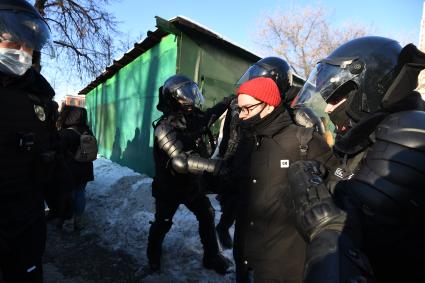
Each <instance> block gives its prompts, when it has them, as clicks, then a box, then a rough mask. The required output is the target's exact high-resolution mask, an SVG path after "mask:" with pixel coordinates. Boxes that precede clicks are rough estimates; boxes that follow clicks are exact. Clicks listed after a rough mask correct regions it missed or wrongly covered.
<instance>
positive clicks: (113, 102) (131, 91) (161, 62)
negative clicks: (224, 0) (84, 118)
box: [86, 35, 177, 176]
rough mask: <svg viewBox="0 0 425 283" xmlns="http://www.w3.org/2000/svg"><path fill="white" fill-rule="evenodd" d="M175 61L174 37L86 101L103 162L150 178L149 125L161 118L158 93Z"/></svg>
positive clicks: (171, 73)
mask: <svg viewBox="0 0 425 283" xmlns="http://www.w3.org/2000/svg"><path fill="white" fill-rule="evenodd" d="M176 58H177V42H176V40H175V36H174V35H168V36H166V37H164V38H163V39H162V40H161V42H160V43H159V44H157V45H156V46H154V47H153V48H151V49H150V50H148V51H146V52H145V53H143V54H142V55H141V56H139V57H138V58H137V59H135V60H134V61H132V62H131V63H130V64H128V65H127V66H125V67H123V68H122V69H120V70H119V71H118V72H117V73H116V74H115V75H114V76H113V77H112V78H110V79H108V80H107V81H106V82H105V83H103V84H101V85H99V86H98V87H96V88H95V89H93V90H92V91H90V92H89V93H88V94H87V95H86V108H87V111H88V117H89V123H90V124H91V125H92V129H93V131H94V133H95V135H96V137H97V139H98V142H99V153H100V154H101V155H102V156H104V157H106V158H108V159H111V160H112V161H114V162H117V163H119V164H122V165H125V166H128V167H130V168H132V169H134V170H136V171H138V172H140V173H145V174H148V175H150V176H153V174H154V164H153V153H152V149H153V129H152V122H153V121H154V120H156V119H157V118H159V117H160V114H161V113H160V112H159V111H158V110H156V105H157V103H158V95H157V92H158V88H159V87H160V86H161V85H162V84H163V82H164V81H165V80H166V79H167V78H168V77H169V76H171V75H173V74H175V72H176Z"/></svg>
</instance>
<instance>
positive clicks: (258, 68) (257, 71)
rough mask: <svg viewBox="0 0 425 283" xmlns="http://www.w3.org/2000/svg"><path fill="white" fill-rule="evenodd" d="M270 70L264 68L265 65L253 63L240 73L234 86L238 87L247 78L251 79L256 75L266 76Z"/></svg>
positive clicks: (256, 76)
mask: <svg viewBox="0 0 425 283" xmlns="http://www.w3.org/2000/svg"><path fill="white" fill-rule="evenodd" d="M269 72H270V70H269V69H268V68H266V67H265V66H262V65H259V64H254V65H252V66H251V67H249V69H248V70H247V71H246V72H245V73H244V74H243V75H242V77H241V78H240V79H239V80H238V82H237V83H236V88H238V87H240V85H241V84H243V83H244V82H247V81H249V80H252V79H254V78H258V77H267V75H268V74H269Z"/></svg>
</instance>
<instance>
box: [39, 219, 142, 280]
mask: <svg viewBox="0 0 425 283" xmlns="http://www.w3.org/2000/svg"><path fill="white" fill-rule="evenodd" d="M144 269H145V268H141V267H140V266H138V265H137V264H136V261H135V260H134V258H133V257H131V256H130V255H128V254H126V253H125V252H123V251H120V250H117V251H113V250H109V249H107V248H105V247H103V246H101V245H100V240H99V238H98V237H97V236H96V235H94V234H91V233H87V232H84V231H82V232H75V231H73V229H72V224H71V223H65V226H64V228H63V229H62V230H58V229H57V228H56V227H55V225H54V224H49V225H48V238H47V243H46V252H45V254H44V282H45V283H59V282H60V283H95V282H103V283H109V282H111V283H112V282H113V283H121V282H131V283H133V282H134V283H138V282H142V278H143V277H145V276H146V270H144Z"/></svg>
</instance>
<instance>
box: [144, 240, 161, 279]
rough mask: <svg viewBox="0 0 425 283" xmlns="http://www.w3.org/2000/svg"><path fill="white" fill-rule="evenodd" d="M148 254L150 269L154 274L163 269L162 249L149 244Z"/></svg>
mask: <svg viewBox="0 0 425 283" xmlns="http://www.w3.org/2000/svg"><path fill="white" fill-rule="evenodd" d="M146 253H147V256H148V261H149V267H150V269H151V270H152V271H153V272H157V271H159V270H160V269H161V247H159V248H158V247H154V245H153V244H151V243H150V242H149V243H148V248H147V251H146Z"/></svg>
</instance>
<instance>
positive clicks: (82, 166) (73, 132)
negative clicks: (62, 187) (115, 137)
mask: <svg viewBox="0 0 425 283" xmlns="http://www.w3.org/2000/svg"><path fill="white" fill-rule="evenodd" d="M62 111H63V112H65V113H64V114H62V115H61V116H60V120H61V121H60V123H61V130H60V131H59V137H60V140H61V146H62V150H63V151H64V154H65V161H66V163H67V165H68V167H69V169H70V171H71V173H72V176H73V180H74V183H75V185H81V184H84V183H87V182H90V181H93V180H94V176H93V162H78V161H75V160H74V155H75V152H76V151H77V149H78V147H79V145H80V134H83V133H85V132H88V133H90V134H91V135H93V133H92V132H91V130H90V129H89V127H88V126H87V111H86V109H84V108H81V107H75V106H65V108H64V109H63V110H62Z"/></svg>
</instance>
